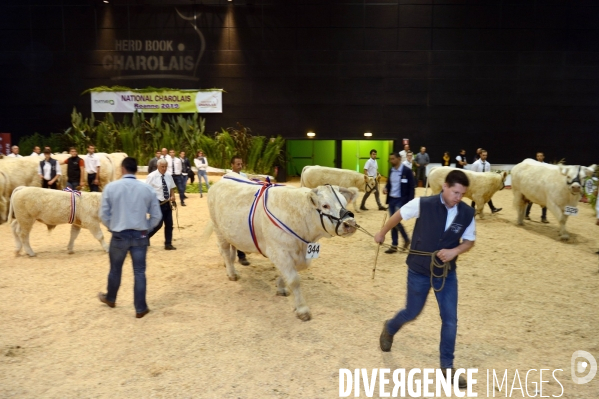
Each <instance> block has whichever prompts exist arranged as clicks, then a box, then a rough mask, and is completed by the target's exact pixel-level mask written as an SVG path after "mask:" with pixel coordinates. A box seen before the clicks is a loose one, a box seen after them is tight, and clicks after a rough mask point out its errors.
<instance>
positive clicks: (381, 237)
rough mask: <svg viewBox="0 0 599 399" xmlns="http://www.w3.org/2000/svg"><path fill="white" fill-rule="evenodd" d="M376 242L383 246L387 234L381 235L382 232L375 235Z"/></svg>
mask: <svg viewBox="0 0 599 399" xmlns="http://www.w3.org/2000/svg"><path fill="white" fill-rule="evenodd" d="M374 242H376V243H377V244H382V243H383V242H385V234H383V233H381V232H380V231H379V232H378V233H376V234H375V235H374Z"/></svg>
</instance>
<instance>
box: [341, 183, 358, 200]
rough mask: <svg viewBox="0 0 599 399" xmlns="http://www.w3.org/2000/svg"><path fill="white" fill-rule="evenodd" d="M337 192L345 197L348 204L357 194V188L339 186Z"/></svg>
mask: <svg viewBox="0 0 599 399" xmlns="http://www.w3.org/2000/svg"><path fill="white" fill-rule="evenodd" d="M339 192H340V193H341V195H343V196H344V197H345V200H346V201H347V203H348V204H349V203H350V202H352V201H353V200H354V198H356V197H357V196H358V192H359V190H358V189H357V188H356V187H348V188H345V187H339Z"/></svg>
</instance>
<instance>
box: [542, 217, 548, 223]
mask: <svg viewBox="0 0 599 399" xmlns="http://www.w3.org/2000/svg"><path fill="white" fill-rule="evenodd" d="M541 223H549V220H547V218H541Z"/></svg>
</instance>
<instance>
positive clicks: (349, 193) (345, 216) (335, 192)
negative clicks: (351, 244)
mask: <svg viewBox="0 0 599 399" xmlns="http://www.w3.org/2000/svg"><path fill="white" fill-rule="evenodd" d="M357 195H358V189H357V188H355V187H351V188H345V187H339V186H331V185H330V184H327V185H324V186H318V187H316V188H315V189H312V192H311V193H310V201H311V202H312V205H313V206H314V209H316V211H317V212H318V213H319V214H320V223H321V224H322V228H323V229H324V230H325V231H326V232H327V233H329V234H330V235H331V236H333V235H338V236H349V235H351V234H353V233H355V231H356V220H355V219H354V214H353V213H351V212H350V211H348V210H347V209H346V208H345V207H346V206H347V204H348V203H349V202H351V201H352V200H353V199H354V198H355V197H356V196H357ZM333 232H334V233H333Z"/></svg>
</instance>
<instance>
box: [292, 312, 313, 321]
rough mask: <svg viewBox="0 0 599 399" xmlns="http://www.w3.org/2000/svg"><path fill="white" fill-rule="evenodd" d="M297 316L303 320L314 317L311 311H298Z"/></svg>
mask: <svg viewBox="0 0 599 399" xmlns="http://www.w3.org/2000/svg"><path fill="white" fill-rule="evenodd" d="M296 316H297V318H298V319H300V320H301V321H308V320H310V319H311V318H312V315H311V314H310V312H305V313H296Z"/></svg>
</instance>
